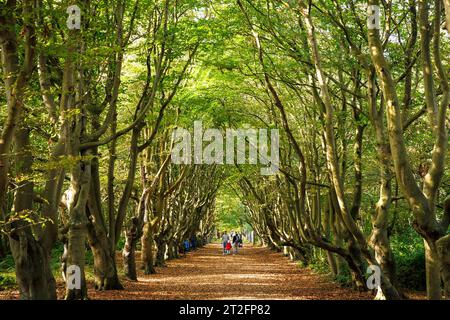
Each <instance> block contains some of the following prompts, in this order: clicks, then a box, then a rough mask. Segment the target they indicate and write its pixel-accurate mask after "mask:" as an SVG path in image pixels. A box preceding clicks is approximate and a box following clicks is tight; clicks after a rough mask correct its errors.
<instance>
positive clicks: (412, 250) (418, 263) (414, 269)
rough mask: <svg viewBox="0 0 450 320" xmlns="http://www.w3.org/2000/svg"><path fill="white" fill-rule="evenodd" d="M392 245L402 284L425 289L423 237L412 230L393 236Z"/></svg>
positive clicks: (404, 286) (402, 285)
mask: <svg viewBox="0 0 450 320" xmlns="http://www.w3.org/2000/svg"><path fill="white" fill-rule="evenodd" d="M391 245H392V251H393V252H394V256H395V259H396V260H395V262H396V265H397V277H398V280H399V283H400V286H401V287H403V288H409V289H415V290H425V288H426V283H425V249H424V245H423V240H422V238H421V237H420V236H419V235H418V234H417V233H415V232H414V231H412V230H411V231H409V232H403V233H401V234H398V235H395V236H394V237H392V238H391Z"/></svg>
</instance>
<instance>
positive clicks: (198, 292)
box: [0, 244, 373, 300]
mask: <svg viewBox="0 0 450 320" xmlns="http://www.w3.org/2000/svg"><path fill="white" fill-rule="evenodd" d="M137 256H139V255H137ZM118 258H119V257H118ZM118 261H120V260H118ZM138 262H139V261H138ZM166 263H167V266H166V267H163V268H157V269H156V270H157V273H156V274H153V275H144V274H143V273H142V271H140V270H139V272H138V281H129V280H126V279H122V284H123V285H124V288H125V289H124V290H112V291H95V290H94V288H93V283H92V281H88V283H89V284H88V287H89V288H88V290H89V298H90V299H95V300H97V299H102V300H112V299H126V300H140V299H152V300H157V299H169V300H172V299H187V300H195V299H231V300H241V299H288V300H297V299H298V300H306V299H308V300H309V299H327V300H328V299H339V300H360V299H372V298H373V296H372V294H371V293H368V292H365V293H359V292H357V291H354V290H352V289H350V288H344V287H341V286H340V285H339V284H338V283H335V282H333V281H331V280H330V279H329V278H328V277H327V276H326V275H321V274H317V273H315V272H313V271H312V270H310V269H308V268H300V267H299V266H298V264H297V263H295V262H292V261H290V260H289V259H288V258H287V257H284V256H283V255H282V254H281V253H276V252H273V251H271V250H269V249H267V248H263V247H253V246H249V245H246V246H245V247H244V248H241V250H240V252H239V254H237V255H231V254H230V255H227V256H224V255H223V254H222V251H221V246H220V245H219V244H209V245H207V246H205V247H203V248H200V249H198V250H196V251H194V252H191V253H189V254H187V255H186V256H184V257H181V258H179V259H174V260H170V261H167V262H166ZM119 264H120V263H119ZM57 282H58V297H59V298H63V295H64V283H63V282H62V280H60V279H59V280H58V281H57ZM17 298H18V292H17V291H16V290H5V291H0V300H2V299H17Z"/></svg>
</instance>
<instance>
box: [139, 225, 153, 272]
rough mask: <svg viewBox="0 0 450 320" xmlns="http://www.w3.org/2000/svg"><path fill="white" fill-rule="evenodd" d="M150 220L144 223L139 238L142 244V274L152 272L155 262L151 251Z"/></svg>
mask: <svg viewBox="0 0 450 320" xmlns="http://www.w3.org/2000/svg"><path fill="white" fill-rule="evenodd" d="M152 228H153V227H152V225H151V222H150V221H147V222H146V223H145V225H144V234H143V236H142V238H141V244H142V252H141V254H142V267H143V269H144V274H154V273H156V271H155V262H154V257H153V255H154V253H153V230H152Z"/></svg>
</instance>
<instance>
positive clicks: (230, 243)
mask: <svg viewBox="0 0 450 320" xmlns="http://www.w3.org/2000/svg"><path fill="white" fill-rule="evenodd" d="M222 246H223V254H224V255H228V254H230V253H231V250H232V249H234V250H233V254H237V253H238V251H239V250H238V248H240V247H242V235H240V234H239V233H237V232H234V231H231V234H230V235H228V233H227V232H226V231H225V232H224V233H223V234H222Z"/></svg>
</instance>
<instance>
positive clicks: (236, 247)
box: [233, 233, 239, 254]
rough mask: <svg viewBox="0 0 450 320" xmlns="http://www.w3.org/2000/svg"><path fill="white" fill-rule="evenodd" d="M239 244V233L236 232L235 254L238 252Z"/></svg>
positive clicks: (234, 238) (234, 237)
mask: <svg viewBox="0 0 450 320" xmlns="http://www.w3.org/2000/svg"><path fill="white" fill-rule="evenodd" d="M238 246H239V235H238V234H237V233H235V234H234V236H233V247H234V252H233V254H237V253H238Z"/></svg>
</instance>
